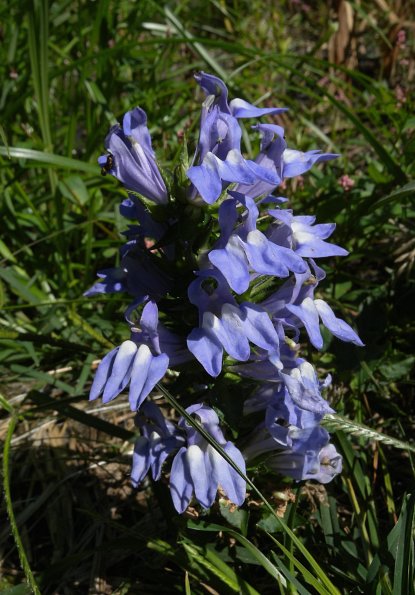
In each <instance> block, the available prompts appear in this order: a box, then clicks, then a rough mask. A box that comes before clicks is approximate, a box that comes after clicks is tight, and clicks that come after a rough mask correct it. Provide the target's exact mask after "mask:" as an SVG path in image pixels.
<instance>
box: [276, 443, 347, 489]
mask: <svg viewBox="0 0 415 595" xmlns="http://www.w3.org/2000/svg"><path fill="white" fill-rule="evenodd" d="M266 465H267V467H268V468H269V469H271V470H272V471H275V472H277V473H280V474H281V475H288V476H289V477H292V478H293V479H296V480H297V481H300V480H306V479H314V480H315V481H318V482H320V483H329V482H330V481H332V479H333V478H334V477H335V476H336V475H338V474H339V473H341V472H342V457H341V455H340V454H339V453H338V452H337V451H336V448H335V447H334V446H333V444H327V445H326V446H323V448H321V449H320V451H319V452H318V454H317V456H316V453H315V452H314V451H313V450H310V451H306V452H293V451H291V450H285V451H284V450H283V451H281V452H278V453H276V454H275V455H273V456H271V457H269V458H268V459H267V461H266Z"/></svg>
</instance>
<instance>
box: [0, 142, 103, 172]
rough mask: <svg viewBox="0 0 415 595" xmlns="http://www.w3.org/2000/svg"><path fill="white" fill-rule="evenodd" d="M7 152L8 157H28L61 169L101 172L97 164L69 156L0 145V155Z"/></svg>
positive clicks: (4, 154) (5, 154)
mask: <svg viewBox="0 0 415 595" xmlns="http://www.w3.org/2000/svg"><path fill="white" fill-rule="evenodd" d="M9 153H10V157H14V158H15V159H29V160H30V161H35V162H37V163H44V164H46V165H52V166H53V167H57V168H63V169H75V170H78V171H84V172H85V173H87V174H93V175H96V176H99V175H100V173H101V171H100V169H99V167H98V166H97V165H92V163H86V162H85V161H79V160H78V159H71V158H70V157H62V156H61V155H55V154H54V153H48V152H47V151H36V150H35V149H24V148H19V147H9V149H6V148H5V147H0V155H3V156H5V157H8V156H9Z"/></svg>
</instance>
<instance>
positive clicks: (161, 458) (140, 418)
mask: <svg viewBox="0 0 415 595" xmlns="http://www.w3.org/2000/svg"><path fill="white" fill-rule="evenodd" d="M136 425H137V426H138V427H139V428H140V432H141V436H140V438H138V440H136V442H135V445H134V453H133V466H132V470H131V481H132V483H133V485H134V486H135V487H137V486H138V484H140V483H141V482H142V481H143V479H144V477H145V476H146V475H147V473H148V471H149V470H150V469H151V474H152V476H153V479H154V480H155V481H157V480H159V479H160V476H161V471H162V466H163V463H164V462H165V460H166V459H167V457H168V456H169V455H170V453H172V452H173V451H175V450H177V449H178V448H179V447H180V446H182V445H183V443H184V441H185V440H184V437H183V436H182V434H181V433H180V432H179V431H178V430H177V428H176V426H175V425H174V424H173V423H172V422H170V421H168V420H167V419H166V418H165V417H164V416H163V414H162V413H161V411H160V409H159V408H158V407H157V405H155V404H154V403H152V402H151V401H146V402H145V403H143V405H142V407H141V409H140V412H139V413H138V414H137V417H136Z"/></svg>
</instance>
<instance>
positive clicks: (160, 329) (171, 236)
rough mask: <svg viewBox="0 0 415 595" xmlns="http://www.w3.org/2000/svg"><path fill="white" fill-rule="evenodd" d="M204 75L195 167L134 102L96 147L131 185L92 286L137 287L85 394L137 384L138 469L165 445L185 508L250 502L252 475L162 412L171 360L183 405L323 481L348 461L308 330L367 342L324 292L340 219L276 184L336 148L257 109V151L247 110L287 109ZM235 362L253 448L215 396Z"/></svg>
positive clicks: (267, 456) (106, 395)
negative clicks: (115, 242)
mask: <svg viewBox="0 0 415 595" xmlns="http://www.w3.org/2000/svg"><path fill="white" fill-rule="evenodd" d="M195 78H196V81H197V83H198V84H199V86H200V87H201V89H202V91H203V92H204V94H205V95H206V99H205V101H204V103H203V105H202V112H201V121H200V132H199V139H198V143H197V147H196V150H195V153H194V157H193V160H192V162H191V164H189V165H190V166H187V167H186V169H185V176H183V175H180V171H183V161H182V163H181V164H180V165H179V166H178V167H177V168H176V170H175V171H174V172H172V173H171V174H170V173H169V172H166V173H164V172H163V175H162V174H161V172H160V169H159V167H158V165H157V161H156V157H155V153H154V151H153V149H152V144H151V139H150V134H149V131H148V128H147V117H146V114H145V112H144V111H143V110H142V109H140V108H135V109H133V110H132V111H130V112H128V113H127V114H126V115H125V116H124V119H123V124H122V126H120V125H117V126H115V127H113V128H112V129H111V130H110V132H109V134H108V136H107V138H106V141H105V147H106V149H107V153H106V154H105V155H103V156H102V157H100V158H99V163H100V164H101V166H102V168H103V173H104V174H107V173H109V174H112V175H114V176H115V177H117V178H118V179H119V180H120V181H121V182H122V183H123V184H124V186H125V188H126V190H127V193H128V198H127V199H125V200H124V201H123V203H122V204H121V207H120V210H121V214H122V215H123V216H124V217H126V218H128V219H129V220H131V221H132V223H131V224H130V225H129V226H128V229H127V231H125V232H124V233H125V236H126V240H127V241H126V243H125V245H124V246H123V247H122V248H121V254H120V257H121V258H120V266H119V267H117V268H112V269H106V270H104V271H101V272H100V273H99V277H100V280H99V281H98V282H97V283H96V284H95V285H94V286H93V287H92V288H91V289H90V290H89V291H88V292H87V295H94V294H97V293H113V292H125V293H127V294H129V295H130V296H131V303H130V304H129V305H128V307H127V309H126V312H125V318H126V321H127V323H128V325H129V327H130V338H129V339H128V340H126V341H124V342H123V343H122V344H121V345H120V346H119V347H116V348H115V349H113V350H112V351H111V352H110V353H108V354H107V355H106V356H105V357H104V358H103V359H102V361H101V363H100V365H99V367H98V370H97V372H96V376H95V379H94V382H93V384H92V388H91V393H90V398H91V399H96V398H97V397H99V396H100V395H101V394H102V399H103V402H105V403H106V402H108V401H110V400H112V399H114V398H115V397H116V396H117V395H119V394H120V393H121V392H123V391H124V390H125V389H127V387H129V403H130V407H131V410H132V411H138V413H137V426H138V428H139V431H140V437H139V438H138V440H137V442H136V444H135V448H134V455H133V469H132V481H133V483H134V485H138V484H139V483H140V482H141V481H142V480H143V478H144V477H145V475H146V474H147V473H148V472H149V471H150V470H151V473H152V476H153V479H154V480H158V479H159V478H160V476H161V474H162V473H163V472H164V471H165V469H166V467H167V469H168V466H167V462H168V460H169V459H170V460H171V471H170V489H171V494H172V499H173V503H174V506H175V507H176V509H177V510H178V511H179V512H183V511H184V510H185V509H186V507H187V506H188V505H189V503H190V501H191V498H192V496H194V497H195V498H196V500H197V501H198V502H199V503H200V504H201V505H202V506H203V507H204V508H209V507H210V506H211V505H212V503H213V502H214V500H215V497H216V493H217V490H218V488H219V487H220V488H221V489H222V490H223V491H224V492H225V494H226V495H227V496H228V498H229V499H230V500H231V501H233V502H234V503H236V504H238V505H240V504H242V503H243V501H244V499H245V483H244V481H243V480H242V479H241V476H240V475H239V474H238V473H237V472H236V471H235V470H234V469H233V468H232V467H231V466H230V465H229V463H228V462H226V461H225V459H223V458H222V456H221V455H220V454H219V453H218V452H217V450H215V448H214V447H213V446H212V445H211V444H210V443H209V442H208V441H207V440H206V438H205V437H202V436H201V435H200V434H199V432H198V430H197V429H195V427H193V426H192V425H190V424H189V423H188V421H186V420H185V419H183V418H180V419H179V420H178V422H177V423H175V422H174V421H172V420H167V419H166V418H165V417H164V416H163V414H162V412H161V409H160V408H159V407H158V406H157V405H156V404H155V403H154V402H153V401H151V400H150V399H149V398H148V396H149V395H150V393H151V391H152V390H153V389H154V387H155V386H156V385H157V383H158V382H160V381H161V380H162V378H163V376H164V375H165V374H166V372H167V370H168V369H174V370H176V371H177V373H178V375H179V377H180V378H181V380H182V381H181V383H180V386H181V390H183V387H185V388H186V389H187V392H186V393H185V394H183V395H180V398H182V399H183V402H185V403H186V404H188V403H189V400H190V402H192V400H193V403H192V404H191V405H190V406H188V407H187V409H186V411H187V413H188V414H189V415H191V416H193V417H194V418H195V419H196V420H197V421H198V422H199V424H201V425H202V426H203V428H204V429H205V431H206V432H207V433H208V434H210V435H211V436H212V438H214V439H215V440H216V442H217V443H219V445H221V447H222V448H223V450H224V451H225V452H226V453H227V454H228V456H229V457H231V459H232V460H233V461H234V462H235V463H236V465H237V466H238V467H239V469H240V470H241V471H242V472H243V473H245V461H253V460H255V459H258V457H261V459H262V460H263V461H264V463H265V465H266V466H267V467H268V469H269V470H271V471H274V472H277V473H280V474H282V475H287V476H290V477H292V478H294V479H295V480H304V479H315V480H317V481H320V482H322V483H326V482H328V481H330V480H331V479H332V478H333V477H334V476H335V475H336V474H338V473H339V472H340V471H341V456H340V455H339V454H338V453H337V452H336V449H335V447H334V446H333V445H332V444H330V443H329V438H330V437H329V434H328V432H327V431H326V430H325V429H324V428H323V427H322V426H321V421H322V419H323V417H324V415H325V414H327V413H330V412H332V411H333V410H332V409H331V407H330V406H329V404H328V402H327V401H326V400H325V398H324V396H323V394H322V393H323V391H324V389H325V388H326V387H327V386H328V385H329V384H330V382H331V378H330V377H328V378H326V379H325V380H324V381H320V380H319V379H318V377H317V373H316V370H315V369H314V367H313V366H312V364H310V363H309V362H307V361H306V360H305V359H303V358H302V357H301V356H300V354H299V350H300V341H301V340H304V339H305V338H306V337H308V339H309V341H310V343H311V344H312V345H313V347H315V348H316V349H318V350H320V349H321V348H322V347H323V338H322V334H321V326H323V327H325V328H326V329H327V330H328V331H329V332H330V333H331V334H332V335H334V336H335V337H337V338H339V339H341V340H342V341H348V342H351V343H354V344H355V345H362V342H361V341H360V339H359V337H358V335H357V334H356V333H355V331H354V330H353V329H352V328H351V327H350V325H349V324H347V323H346V322H345V321H344V320H342V319H340V318H338V317H337V316H336V314H335V313H334V312H333V310H332V309H331V307H330V306H329V305H328V304H327V303H326V302H325V301H324V300H322V299H321V298H319V297H318V295H316V293H317V290H318V286H319V284H320V282H321V281H322V280H323V279H324V277H325V273H324V271H323V269H322V268H320V267H319V266H318V265H317V263H316V260H318V259H320V258H327V257H335V256H344V255H346V254H347V252H346V251H345V250H344V249H343V248H341V247H339V246H337V245H336V244H333V243H330V242H328V241H327V240H328V238H329V237H330V236H331V234H332V233H333V231H334V228H335V225H334V224H332V223H316V221H315V217H313V216H309V215H306V216H299V215H294V214H293V212H292V210H290V209H287V208H285V205H284V203H285V202H286V199H285V198H282V197H280V196H278V195H276V194H274V192H275V191H276V190H277V189H278V187H279V186H280V185H282V184H283V183H284V180H286V179H287V178H290V177H294V176H300V175H302V174H304V173H305V172H307V171H308V170H309V169H310V168H311V167H312V166H313V165H314V164H316V163H319V162H323V161H328V160H331V159H333V158H335V157H336V156H337V155H334V154H331V153H322V152H320V151H316V150H313V151H308V152H305V153H304V152H301V151H297V150H294V149H290V148H288V146H287V143H286V140H285V135H284V130H283V128H282V127H281V126H279V125H277V124H275V123H272V124H269V123H262V122H261V123H257V124H255V125H253V126H252V128H253V130H254V131H256V133H257V134H258V133H259V135H260V147H259V153H258V155H257V156H256V158H255V159H254V160H250V159H247V158H246V157H245V156H244V155H243V152H242V150H241V138H242V131H241V126H240V123H239V120H240V119H241V118H250V119H258V118H261V117H263V116H275V115H277V114H280V113H282V112H284V111H285V109H284V108H272V107H268V108H259V107H256V106H254V105H251V104H249V103H247V102H246V101H244V100H242V99H233V100H232V101H229V100H228V89H227V87H226V86H225V84H224V83H223V81H221V80H220V79H219V78H217V77H215V76H213V75H209V74H206V73H203V72H201V73H199V74H198V75H196V77H195ZM137 310H138V311H139V318H137V317H136V311H137ZM199 364H200V366H199ZM198 367H199V371H198ZM224 371H225V372H229V371H230V372H232V373H233V374H234V375H235V374H237V375H238V376H239V378H240V379H241V382H242V383H244V382H245V383H246V384H245V385H243V386H249V387H251V391H250V393H249V394H247V395H246V396H244V395H243V394H242V395H241V396H240V399H241V400H242V401H243V403H241V411H242V410H243V413H244V415H245V416H247V417H246V420H250V419H256V422H255V426H254V427H252V426H251V427H250V429H249V431H248V432H246V430H244V429H240V428H238V427H232V430H233V435H234V436H235V435H237V434H238V432H239V436H238V438H237V442H236V444H239V445H241V444H242V445H243V448H242V449H241V447H239V448H238V447H237V446H236V444H234V443H233V442H231V441H228V440H227V439H226V438H225V435H224V431H225V430H226V428H228V429H229V426H228V425H227V420H226V416H223V415H221V416H220V417H221V422H222V428H221V427H220V421H219V417H218V414H217V412H216V411H217V410H221V391H222V390H223V383H224V382H225V383H226V382H232V380H228V376H227V375H226V374H224ZM219 376H221V380H222V383H221V384H218V386H216V385H215V380H214V379H215V378H217V377H219ZM201 379H202V382H201ZM252 386H254V387H255V388H254V390H253V391H252ZM242 392H243V391H242ZM194 401H196V402H194ZM209 403H210V405H209ZM213 404H214V405H215V406H216V408H217V410H216V411H215V410H214V408H213V407H212V405H213ZM258 415H259V416H260V418H262V421H261V422H260V423H259V424H258V419H259V417H258ZM247 426H249V423H246V422H245V423H244V424H241V428H242V427H243V428H246V427H247Z"/></svg>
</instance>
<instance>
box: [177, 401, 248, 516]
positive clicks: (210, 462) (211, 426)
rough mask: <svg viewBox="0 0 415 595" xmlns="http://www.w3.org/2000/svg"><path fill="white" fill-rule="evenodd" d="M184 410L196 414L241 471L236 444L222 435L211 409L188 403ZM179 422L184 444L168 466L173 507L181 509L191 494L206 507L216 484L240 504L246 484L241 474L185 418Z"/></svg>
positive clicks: (240, 461) (209, 503) (210, 500)
mask: <svg viewBox="0 0 415 595" xmlns="http://www.w3.org/2000/svg"><path fill="white" fill-rule="evenodd" d="M186 411H187V413H189V414H190V415H194V416H195V417H196V418H197V420H198V421H199V423H201V424H202V426H203V427H204V429H205V430H206V431H207V432H209V434H210V435H211V436H212V437H213V438H214V439H215V440H216V441H217V442H218V443H219V444H220V445H221V446H222V448H223V450H224V451H225V452H226V453H227V454H228V455H229V457H231V459H232V460H233V461H234V462H235V463H236V465H237V466H238V467H239V469H240V470H241V471H242V473H245V460H244V458H243V456H242V454H241V452H240V451H239V450H238V449H237V448H236V446H235V445H234V444H233V443H232V442H229V441H227V440H226V439H225V437H224V435H223V433H222V430H221V429H220V427H219V418H218V416H217V415H216V413H215V412H214V411H213V409H211V408H210V407H207V406H206V405H201V404H198V405H192V406H191V407H188V408H187V409H186ZM179 426H180V427H181V428H182V429H183V430H184V432H185V433H186V440H187V444H186V446H182V447H181V448H180V450H179V451H178V453H177V454H176V456H175V457H174V460H173V463H172V467H171V474H170V491H171V495H172V499H173V504H174V506H175V508H176V510H177V511H178V512H179V513H182V512H184V511H185V510H186V508H187V507H188V505H189V503H190V501H191V498H192V496H193V494H194V495H195V497H196V500H197V501H198V502H199V503H200V504H201V505H202V506H203V508H210V506H212V504H213V502H214V500H215V498H216V493H217V491H218V488H219V487H220V488H221V489H222V490H223V491H224V493H225V494H226V496H227V497H228V498H229V500H231V501H232V502H234V503H235V504H238V505H241V504H243V502H244V500H245V488H246V486H245V481H244V480H243V479H242V478H241V476H240V475H239V474H238V473H237V472H236V471H235V470H234V469H233V468H232V467H231V466H230V465H229V463H227V462H226V461H225V459H223V457H222V456H221V455H220V454H219V453H218V452H217V451H216V450H215V448H213V446H211V445H210V444H209V443H208V442H207V440H205V438H203V437H202V436H201V435H200V434H199V432H198V431H197V429H195V428H194V427H193V426H191V425H190V424H189V423H188V422H187V421H186V420H185V419H183V418H181V419H180V421H179Z"/></svg>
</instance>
